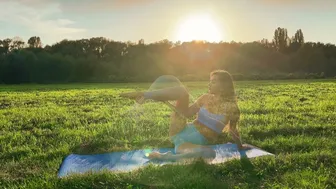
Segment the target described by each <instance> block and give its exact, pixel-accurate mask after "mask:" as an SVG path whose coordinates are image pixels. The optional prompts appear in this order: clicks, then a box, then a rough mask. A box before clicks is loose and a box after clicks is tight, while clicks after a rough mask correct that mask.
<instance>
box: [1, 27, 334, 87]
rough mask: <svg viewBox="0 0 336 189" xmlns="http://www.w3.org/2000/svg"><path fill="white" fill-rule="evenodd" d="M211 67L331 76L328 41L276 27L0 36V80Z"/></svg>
mask: <svg viewBox="0 0 336 189" xmlns="http://www.w3.org/2000/svg"><path fill="white" fill-rule="evenodd" d="M215 69H225V70H227V71H229V72H230V73H231V74H232V75H233V77H234V79H236V80H241V79H248V80H250V79H299V78H330V77H335V76H336V47H335V45H334V44H330V43H328V44H324V43H319V42H317V43H313V42H305V40H304V35H303V32H302V30H301V29H299V30H297V31H296V32H295V34H294V35H293V36H292V37H289V35H288V32H287V29H285V28H280V27H279V28H276V30H275V31H274V37H273V39H272V40H268V39H262V40H259V41H253V42H247V43H241V42H234V41H232V42H218V43H210V42H206V41H191V42H183V43H181V42H180V41H178V42H171V41H169V40H166V39H165V40H162V41H157V42H154V43H150V44H146V43H145V42H144V40H143V39H141V40H139V41H138V42H130V41H128V42H120V41H114V40H110V39H107V38H104V37H94V38H90V39H81V40H66V39H65V40H62V41H60V42H57V43H55V44H53V45H46V46H44V47H43V46H42V40H41V38H40V37H38V36H33V37H31V38H29V40H28V41H27V43H25V42H24V41H23V40H22V39H21V38H19V37H15V38H13V39H9V38H7V39H3V40H0V83H6V84H16V83H67V82H147V81H153V80H154V79H155V78H157V77H158V76H160V75H175V76H177V77H179V78H180V79H181V80H207V79H208V77H209V72H211V71H212V70H215Z"/></svg>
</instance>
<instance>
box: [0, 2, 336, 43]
mask: <svg viewBox="0 0 336 189" xmlns="http://www.w3.org/2000/svg"><path fill="white" fill-rule="evenodd" d="M0 7H2V9H1V11H0V39H4V38H13V37H15V36H19V37H21V38H22V39H23V40H24V41H27V40H28V39H29V37H31V36H39V37H40V38H41V40H42V43H43V44H44V45H47V44H48V45H52V44H54V43H56V42H59V41H61V40H63V39H69V40H75V39H82V38H91V37H106V38H109V39H112V40H115V41H133V42H136V41H138V40H140V39H144V41H145V43H152V42H155V41H160V40H163V39H168V40H170V41H178V40H180V41H188V40H191V39H193V37H194V38H197V37H199V38H202V37H203V38H204V40H209V41H228V42H229V41H237V42H251V41H256V40H261V39H263V38H265V39H269V40H271V39H272V38H273V34H274V30H275V29H276V28H277V27H283V28H286V29H287V30H288V34H289V36H293V35H294V33H295V31H296V30H297V29H302V31H303V34H304V37H305V41H312V42H323V43H333V44H336V35H335V34H336V0H80V1H79V0H11V1H9V0H0Z"/></svg>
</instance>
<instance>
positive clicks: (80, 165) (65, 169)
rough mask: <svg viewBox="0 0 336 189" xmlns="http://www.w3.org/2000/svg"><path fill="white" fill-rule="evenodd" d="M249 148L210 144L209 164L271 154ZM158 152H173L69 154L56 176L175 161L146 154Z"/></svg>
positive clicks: (149, 150)
mask: <svg viewBox="0 0 336 189" xmlns="http://www.w3.org/2000/svg"><path fill="white" fill-rule="evenodd" d="M249 146H250V147H251V149H249V150H242V151H239V150H238V149H237V145H236V144H218V145H211V146H210V147H212V149H214V150H215V152H216V158H215V159H213V160H212V162H210V163H211V164H216V163H223V162H225V161H228V160H230V159H234V158H240V157H242V156H245V157H248V158H254V157H259V156H265V155H273V154H271V153H269V152H266V151H264V150H262V149H259V148H257V147H254V146H252V145H249ZM153 151H158V152H162V153H164V152H167V151H171V152H174V149H173V148H160V149H142V150H132V151H124V152H111V153H105V154H94V155H78V154H70V155H69V156H67V157H66V158H65V159H64V161H63V163H62V164H61V167H60V169H59V172H58V177H65V176H68V175H71V174H80V173H86V172H99V171H102V170H109V171H119V172H120V171H122V172H125V171H132V170H135V169H138V168H141V167H144V166H146V165H148V164H150V163H152V164H154V165H155V164H156V165H159V166H160V165H165V164H171V163H176V162H172V161H158V160H150V159H148V158H147V157H146V154H148V153H150V152H153Z"/></svg>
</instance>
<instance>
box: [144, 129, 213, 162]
mask: <svg viewBox="0 0 336 189" xmlns="http://www.w3.org/2000/svg"><path fill="white" fill-rule="evenodd" d="M171 139H172V141H173V142H174V144H175V153H176V154H172V153H164V154H160V153H156V152H154V153H151V154H150V155H149V158H152V159H163V160H173V161H174V160H179V159H194V158H205V159H214V158H215V157H216V153H215V151H214V150H213V149H212V148H211V147H209V146H205V145H206V144H207V143H208V141H207V140H206V138H205V137H204V136H203V135H202V134H201V133H199V132H198V130H197V129H196V128H195V127H194V126H193V125H192V124H189V125H188V126H187V127H186V128H184V129H183V131H181V132H179V133H177V134H176V135H174V136H172V137H171Z"/></svg>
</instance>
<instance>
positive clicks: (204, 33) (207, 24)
mask: <svg viewBox="0 0 336 189" xmlns="http://www.w3.org/2000/svg"><path fill="white" fill-rule="evenodd" d="M223 37H224V36H223V31H221V30H220V29H219V28H218V25H217V24H216V23H215V21H214V20H213V19H212V18H211V17H210V16H209V15H196V16H190V17H189V18H186V19H185V20H183V21H182V22H181V23H180V24H179V26H178V29H177V31H176V40H178V41H193V40H204V41H209V42H219V41H222V40H223Z"/></svg>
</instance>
